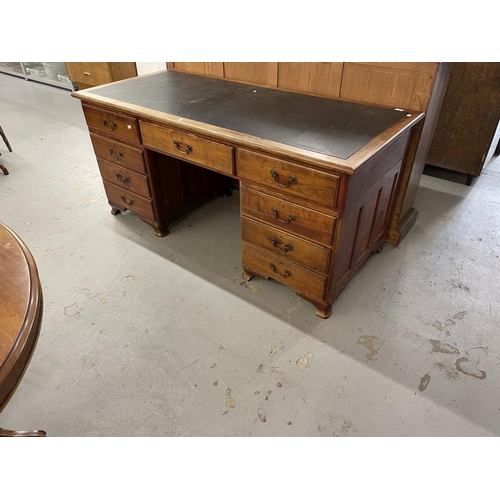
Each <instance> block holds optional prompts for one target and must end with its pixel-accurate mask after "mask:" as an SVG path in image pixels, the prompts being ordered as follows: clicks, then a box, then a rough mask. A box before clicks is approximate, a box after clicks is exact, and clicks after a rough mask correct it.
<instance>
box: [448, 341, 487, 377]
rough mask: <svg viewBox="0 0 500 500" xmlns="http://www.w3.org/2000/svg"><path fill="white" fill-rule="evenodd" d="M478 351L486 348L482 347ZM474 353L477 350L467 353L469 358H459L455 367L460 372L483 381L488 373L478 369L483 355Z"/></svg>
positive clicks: (470, 350)
mask: <svg viewBox="0 0 500 500" xmlns="http://www.w3.org/2000/svg"><path fill="white" fill-rule="evenodd" d="M478 349H484V348H482V347H480V348H478ZM474 351H475V349H469V350H468V351H467V353H466V354H467V356H468V357H466V356H463V357H461V358H458V359H457V360H456V362H455V366H456V367H457V370H458V371H459V372H462V373H464V374H465V375H470V376H471V377H475V378H478V379H479V380H483V379H485V378H486V372H485V371H484V370H481V369H479V368H478V364H479V363H480V361H481V355H480V354H477V353H475V352H474Z"/></svg>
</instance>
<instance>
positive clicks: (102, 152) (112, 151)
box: [90, 134, 146, 173]
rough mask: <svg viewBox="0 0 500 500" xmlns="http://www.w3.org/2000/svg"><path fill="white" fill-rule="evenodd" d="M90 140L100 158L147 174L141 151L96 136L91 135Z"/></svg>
mask: <svg viewBox="0 0 500 500" xmlns="http://www.w3.org/2000/svg"><path fill="white" fill-rule="evenodd" d="M90 139H91V140H92V145H93V146H94V151H95V154H96V156H98V157H99V158H102V159H103V160H108V161H111V162H113V163H117V164H118V165H122V166H124V167H126V168H128V169H129V170H134V171H135V172H139V173H145V172H146V168H145V167H144V155H143V153H142V150H141V149H138V148H133V147H132V146H126V145H125V144H123V143H121V142H115V141H111V140H109V139H107V138H106V137H101V136H100V135H96V134H90Z"/></svg>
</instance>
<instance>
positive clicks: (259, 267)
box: [243, 242, 326, 298]
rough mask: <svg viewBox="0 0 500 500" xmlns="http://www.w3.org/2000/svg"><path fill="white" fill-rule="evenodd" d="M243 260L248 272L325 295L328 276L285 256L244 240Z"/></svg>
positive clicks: (300, 290)
mask: <svg viewBox="0 0 500 500" xmlns="http://www.w3.org/2000/svg"><path fill="white" fill-rule="evenodd" d="M243 262H244V268H245V271H246V272H247V274H249V275H251V274H252V273H253V274H256V275H258V276H265V277H267V278H273V279H275V280H276V281H280V282H281V283H284V284H285V285H288V286H291V287H292V288H293V289H294V290H297V291H299V292H302V293H304V294H307V295H309V296H311V297H320V298H322V297H323V294H324V290H325V284H326V277H325V276H323V275H321V274H318V273H314V272H312V271H309V270H308V269H306V268H305V267H302V266H300V265H297V264H295V263H294V262H292V261H291V260H289V259H286V258H285V257H280V256H277V255H276V254H274V253H271V252H268V251H266V250H262V249H261V248H260V247H257V246H254V245H252V244H250V243H245V242H243Z"/></svg>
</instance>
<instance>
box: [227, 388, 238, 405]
mask: <svg viewBox="0 0 500 500" xmlns="http://www.w3.org/2000/svg"><path fill="white" fill-rule="evenodd" d="M226 406H227V408H234V407H235V406H236V401H235V400H234V399H233V398H232V397H231V389H229V388H227V389H226Z"/></svg>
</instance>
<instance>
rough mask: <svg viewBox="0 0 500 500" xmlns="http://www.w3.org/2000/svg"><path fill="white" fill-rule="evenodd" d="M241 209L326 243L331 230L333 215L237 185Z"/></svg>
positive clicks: (252, 215) (270, 222) (330, 240)
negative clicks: (239, 190) (239, 188)
mask: <svg viewBox="0 0 500 500" xmlns="http://www.w3.org/2000/svg"><path fill="white" fill-rule="evenodd" d="M241 212H242V213H243V214H244V215H249V216H251V217H255V218H257V219H261V220H262V221H264V222H266V223H268V224H272V225H273V226H276V227H278V228H279V229H285V230H286V231H290V232H293V233H297V234H299V235H303V236H306V237H308V238H311V239H313V240H316V241H319V242H321V243H325V244H326V245H330V244H331V242H332V239H333V232H334V230H335V222H336V219H335V217H330V216H328V215H324V214H320V213H319V212H315V211H314V210H309V209H308V208H304V207H301V206H299V205H295V204H294V203H289V202H287V201H284V200H281V199H279V198H275V197H274V196H268V195H267V194H261V193H258V192H257V191H254V190H252V189H249V188H247V187H245V186H244V185H243V183H242V185H241Z"/></svg>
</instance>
